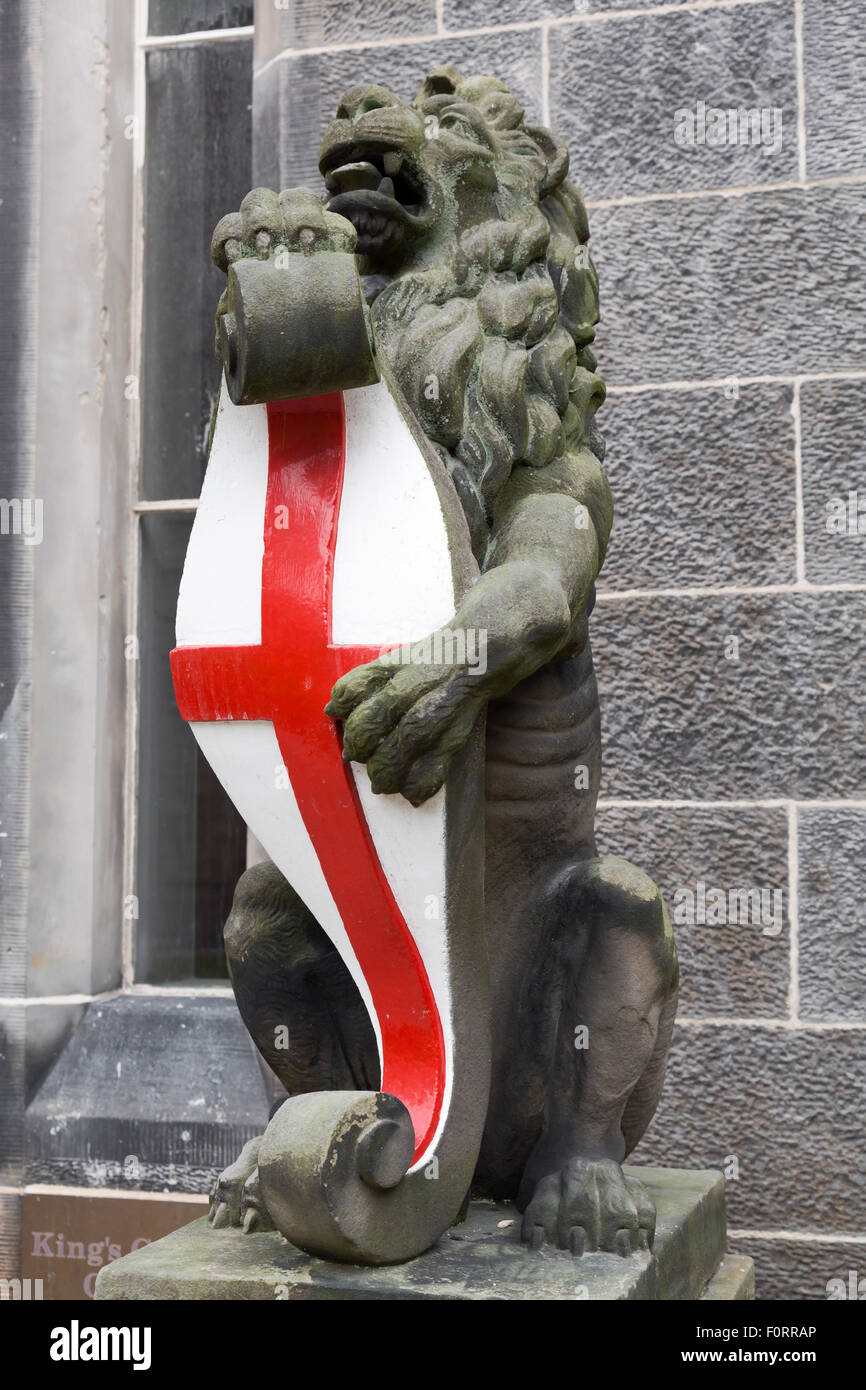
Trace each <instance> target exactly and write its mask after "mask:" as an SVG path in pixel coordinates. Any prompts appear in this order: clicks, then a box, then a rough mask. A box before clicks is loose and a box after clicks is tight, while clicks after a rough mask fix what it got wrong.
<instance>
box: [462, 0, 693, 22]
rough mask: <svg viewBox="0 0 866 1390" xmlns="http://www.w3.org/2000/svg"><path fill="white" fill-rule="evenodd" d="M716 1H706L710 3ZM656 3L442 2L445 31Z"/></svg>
mask: <svg viewBox="0 0 866 1390" xmlns="http://www.w3.org/2000/svg"><path fill="white" fill-rule="evenodd" d="M718 2H719V0H710V4H715V3H718ZM656 4H657V0H535V3H534V4H532V5H528V4H527V3H526V0H498V3H497V5H496V8H495V10H493V9H492V8H491V3H490V0H444V5H443V11H442V13H443V19H444V23H445V28H446V29H468V28H469V27H470V26H472V25H479V26H481V25H490V24H520V23H525V22H526V21H527V20H540V19H563V20H565V19H579V17H580V16H582V15H590V16H592V15H604V14H608V13H609V12H611V11H614V12H615V11H616V10H640V9H645V8H648V7H650V6H654V5H656Z"/></svg>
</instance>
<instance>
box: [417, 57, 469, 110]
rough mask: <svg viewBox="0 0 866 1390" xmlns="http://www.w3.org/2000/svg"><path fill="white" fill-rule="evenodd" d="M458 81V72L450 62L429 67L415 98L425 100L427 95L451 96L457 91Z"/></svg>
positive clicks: (459, 79)
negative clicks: (436, 66)
mask: <svg viewBox="0 0 866 1390" xmlns="http://www.w3.org/2000/svg"><path fill="white" fill-rule="evenodd" d="M460 81H461V78H460V73H459V72H458V71H457V69H456V68H455V67H452V66H451V64H450V63H443V65H442V66H441V67H438V68H431V69H430V71H429V72H428V74H427V76H426V77H425V78H424V81H423V82H422V84H421V90H420V92H419V93H418V96H417V100H418V101H426V100H427V98H428V97H438V96H451V95H452V94H453V93H454V92H456V91H457V88H458V86H459V85H460Z"/></svg>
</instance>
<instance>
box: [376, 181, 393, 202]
mask: <svg viewBox="0 0 866 1390" xmlns="http://www.w3.org/2000/svg"><path fill="white" fill-rule="evenodd" d="M378 191H379V192H380V193H384V195H385V197H386V198H393V197H394V183H393V180H392V179H389V178H384V179H383V180H382V182H381V183H380V184H379V190H378Z"/></svg>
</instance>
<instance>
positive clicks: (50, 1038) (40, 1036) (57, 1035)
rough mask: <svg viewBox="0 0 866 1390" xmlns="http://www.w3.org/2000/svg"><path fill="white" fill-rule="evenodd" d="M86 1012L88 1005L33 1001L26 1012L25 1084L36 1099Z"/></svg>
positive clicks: (60, 1001) (30, 1094)
mask: <svg viewBox="0 0 866 1390" xmlns="http://www.w3.org/2000/svg"><path fill="white" fill-rule="evenodd" d="M86 1010H87V1005H86V1004H78V1003H67V1002H66V1001H64V1000H52V1001H51V1003H39V1002H37V1001H36V1000H31V1001H30V1003H29V1004H28V1006H27V1009H26V1010H24V1011H23V1012H24V1041H25V1064H26V1066H25V1081H26V1087H27V1097H28V1099H29V1098H30V1097H32V1096H34V1095H35V1094H36V1092H37V1090H38V1089H39V1086H40V1085H41V1083H42V1081H43V1080H44V1079H45V1077H46V1075H47V1074H48V1072H49V1071H50V1069H51V1067H52V1066H53V1064H54V1062H55V1061H56V1059H57V1057H58V1056H59V1055H60V1053H61V1052H62V1051H63V1048H64V1047H65V1046H66V1044H67V1042H68V1041H69V1039H70V1038H71V1036H72V1034H73V1033H74V1032H75V1029H76V1028H77V1027H78V1025H79V1023H80V1022H81V1020H82V1018H83V1017H84V1014H85V1012H86Z"/></svg>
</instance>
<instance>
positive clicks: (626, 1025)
mask: <svg viewBox="0 0 866 1390" xmlns="http://www.w3.org/2000/svg"><path fill="white" fill-rule="evenodd" d="M568 165H569V158H568V152H567V151H566V149H565V147H564V146H563V145H562V144H561V143H560V142H559V141H558V140H557V139H556V138H555V137H554V136H553V135H551V134H550V132H548V131H547V130H543V129H540V128H538V127H535V126H531V125H529V124H527V122H526V120H525V117H524V111H523V109H522V108H521V105H520V103H519V101H518V100H517V99H516V97H514V96H513V95H512V94H511V93H510V92H509V91H508V90H507V88H506V87H505V86H504V85H503V83H502V82H500V81H497V80H495V79H493V78H490V77H469V78H464V77H462V76H461V75H460V74H459V73H458V72H457V71H455V70H454V69H453V68H451V67H442V68H437V69H435V70H433V71H432V72H430V73H429V75H428V76H427V78H426V80H425V81H424V83H423V86H422V87H421V90H420V92H419V94H418V96H417V97H416V98H415V100H414V102H412V103H407V102H405V101H403V100H401V99H400V98H399V97H397V96H395V95H394V94H393V93H392V92H390V91H388V90H387V89H386V88H385V87H381V86H376V85H363V86H358V87H355V88H353V89H352V90H351V91H348V92H346V94H345V95H344V96H343V98H342V100H341V102H340V104H339V107H338V109H337V114H336V118H335V120H333V121H332V122H331V124H330V125H329V126H328V128H327V131H326V134H325V137H324V142H323V145H322V149H321V157H320V169H321V171H322V174H323V175H324V179H325V186H326V190H327V193H326V198H325V199H324V200H323V199H321V198H319V197H318V196H317V195H315V194H313V193H310V192H308V191H306V190H303V189H302V190H290V191H288V192H284V193H280V194H277V193H275V192H271V191H270V190H266V189H256V190H254V191H253V192H252V193H250V194H249V195H248V196H247V197H246V198H245V199H244V201H243V203H242V205H241V208H240V211H239V212H237V213H232V214H230V215H229V216H227V217H225V218H223V219H222V221H221V222H220V223H219V225H218V227H217V229H216V231H215V234H214V242H213V258H214V261H215V262H216V264H217V265H218V266H220V267H221V268H222V269H223V270H224V271H228V269H229V267H231V266H232V265H233V264H235V263H236V262H238V261H239V260H242V259H244V258H246V257H258V258H259V259H267V258H269V257H273V256H275V255H277V254H278V253H279V250H280V248H284V249H285V248H288V249H289V250H293V249H298V247H299V246H303V245H304V244H305V242H309V241H310V240H311V239H315V240H316V241H317V243H320V244H321V245H323V246H325V247H327V246H333V247H335V248H336V247H340V248H341V249H345V248H346V247H347V246H348V247H349V248H350V249H351V248H352V247H354V251H355V255H356V257H357V264H358V269H359V271H360V274H361V281H362V284H363V287H364V293H365V296H366V300H367V304H368V305H369V316H370V321H371V323H372V329H373V333H374V335H375V341H376V345H377V350H378V353H379V355H380V356H384V357H385V358H386V359H387V361H388V362H389V363H390V365H391V368H392V370H393V374H394V376H395V377H396V379H397V381H398V383H399V385H400V387H401V389H402V392H403V394H404V396H405V399H406V401H407V402H408V406H409V408H410V409H411V411H412V412H413V413H414V415H415V417H416V420H417V422H418V423H419V424H420V426H421V428H422V430H423V431H424V434H425V435H426V436H427V439H428V441H429V442H430V444H431V445H432V446H433V448H434V449H435V450H436V452H437V453H438V455H439V457H440V458H441V459H442V461H443V462H444V464H445V466H446V467H447V471H448V474H449V475H450V478H451V481H452V483H453V486H454V489H455V490H456V494H457V496H458V497H459V500H460V503H461V505H462V509H463V513H464V514H465V519H466V523H467V525H468V529H469V535H470V537H471V545H472V550H473V552H474V555H475V557H476V560H477V562H478V565H479V567H480V572H481V573H480V578H479V579H478V580H477V582H476V583H475V584H474V585H473V587H472V588H471V589H470V590H469V592H468V594H467V596H466V598H465V600H464V601H463V605H462V609H461V611H460V612H459V613H458V615H457V618H456V619H455V622H457V623H459V625H464V626H465V627H466V628H473V629H477V630H484V631H486V633H487V644H488V645H487V669H486V672H485V674H484V675H483V676H481V677H476V678H475V679H473V680H467V679H465V671H464V670H462V669H461V668H460V667H459V665H448V664H447V663H446V664H444V665H443V664H441V663H440V664H436V665H432V664H431V665H426V666H425V665H424V664H423V663H421V664H419V663H413V664H409V665H403V664H395V663H393V662H389V661H388V660H386V659H381V660H376V661H373V662H370V663H368V664H366V665H364V666H360V667H358V668H356V669H354V670H351V671H350V672H349V673H348V674H347V675H345V676H344V677H343V678H342V679H341V680H339V681H338V682H337V684H336V685H335V687H334V690H333V694H332V697H331V703H330V705H329V707H328V712H329V713H330V714H331V715H332V716H334V717H336V718H338V719H339V720H340V721H342V730H343V741H344V751H345V755H346V756H347V757H350V758H351V759H353V760H355V761H357V762H361V763H364V764H366V767H367V770H368V773H369V776H370V779H371V783H372V787H373V790H374V791H376V792H380V793H389V794H394V793H400V794H402V795H403V796H404V797H405V798H407V800H408V801H410V802H411V803H412V804H413V805H419V804H420V803H422V802H424V801H425V800H427V799H428V798H430V797H431V796H432V795H433V794H434V793H435V792H436V791H437V790H438V789H439V788H440V787H441V786H442V784H443V782H444V780H445V778H446V776H447V774H448V769H449V766H450V764H451V760H452V759H453V758H454V756H455V754H456V753H457V751H458V750H459V749H460V748H461V747H462V745H463V743H464V741H465V740H466V738H467V737H468V735H469V733H470V731H471V730H472V728H473V726H474V725H475V724H476V721H477V720H478V717H479V715H480V714H482V713H484V714H486V793H485V795H486V812H485V814H486V825H485V835H486V850H485V853H486V867H485V875H486V877H485V885H486V887H485V893H486V906H485V922H486V932H487V941H488V949H489V957H490V970H491V991H492V1082H491V1088H490V1099H489V1106H488V1111H487V1122H486V1129H485V1132H484V1139H483V1143H482V1146H481V1152H480V1157H479V1159H478V1163H477V1168H476V1172H475V1180H474V1184H473V1192H474V1193H475V1194H479V1195H486V1196H489V1197H493V1198H508V1199H511V1200H513V1201H515V1202H516V1203H517V1205H518V1207H519V1209H520V1211H521V1212H522V1214H523V1215H522V1234H523V1239H524V1240H525V1241H526V1242H527V1244H528V1245H529V1246H530V1247H531V1248H533V1249H534V1248H538V1247H539V1246H541V1245H542V1244H543V1243H544V1242H551V1243H553V1244H555V1245H558V1246H559V1247H562V1248H565V1249H567V1250H571V1251H572V1252H573V1253H574V1255H576V1256H579V1255H581V1254H582V1253H583V1252H584V1251H585V1250H605V1251H611V1252H615V1253H616V1252H618V1253H619V1254H621V1255H628V1254H629V1253H630V1252H632V1251H634V1250H639V1249H648V1248H650V1247H651V1245H652V1241H653V1234H654V1226H655V1214H654V1211H653V1205H652V1202H651V1200H650V1198H649V1196H648V1194H647V1192H646V1190H645V1188H644V1187H643V1186H642V1185H641V1184H640V1183H639V1182H638V1181H636V1180H634V1179H633V1178H632V1177H631V1176H626V1175H624V1174H623V1171H622V1168H621V1166H620V1165H621V1164H622V1162H623V1160H624V1158H625V1157H626V1156H627V1155H628V1154H629V1153H630V1151H631V1150H632V1149H633V1148H634V1147H635V1145H636V1144H637V1143H638V1141H639V1139H640V1138H641V1136H642V1135H643V1133H644V1131H645V1130H646V1128H647V1125H648V1124H649V1122H650V1119H651V1118H652V1115H653V1113H654V1111H655V1108H656V1105H657V1102H658V1099H659V1093H660V1090H661V1086H662V1079H663V1074H664V1070H665V1064H666V1057H667V1052H668V1046H669V1041H670V1036H671V1031H672V1027H673V1021H674V1014H675V1010H676V996H677V958H676V951H675V947H674V941H673V935H672V931H671V926H670V922H669V918H668V914H667V912H666V909H665V906H664V904H663V902H662V899H661V896H660V894H659V891H658V889H657V888H656V886H655V885H654V884H653V883H652V882H651V881H650V879H649V878H648V877H647V876H646V874H644V873H642V872H641V871H640V870H639V869H637V868H635V867H633V866H632V865H631V864H629V863H626V862H625V861H624V860H622V859H618V858H613V857H604V856H599V855H598V853H597V851H596V842H595V836H594V818H595V804H596V798H597V795H598V789H599V780H600V717H599V704H598V695H597V689H596V679H595V674H594V670H593V662H592V655H591V651H590V644H589V636H588V618H589V614H590V612H591V610H592V606H593V601H594V592H595V591H594V585H595V580H596V576H597V575H598V573H599V570H600V568H601V566H602V563H603V561H604V556H605V548H606V546H607V542H608V536H609V533H610V529H611V524H612V518H613V506H612V499H611V494H610V490H609V487H608V482H607V478H606V476H605V473H604V470H603V467H602V460H603V457H604V443H603V440H602V437H601V435H600V434H599V433H598V431H597V429H596V425H595V415H596V411H597V410H598V408H599V406H600V405H601V404H602V402H603V400H604V394H605V390H604V385H603V382H602V380H601V378H600V377H599V376H598V375H597V374H596V370H595V369H596V358H595V356H594V354H593V351H592V346H591V345H592V342H593V338H594V332H595V324H596V322H597V319H598V279H597V275H596V271H595V269H594V266H593V263H592V260H591V258H590V255H589V250H588V238H589V229H588V224H587V218H586V213H585V210H584V206H583V203H582V201H581V198H580V195H579V193H578V192H577V190H576V189H575V188H574V187H573V186H572V184H570V183H569V182H568V179H567V173H568ZM225 941H226V950H227V955H228V961H229V967H230V971H231V976H232V980H233V983H234V988H235V992H236V995H237V1000H238V1005H239V1008H240V1011H241V1014H242V1016H243V1018H244V1021H245V1023H246V1025H247V1027H248V1028H249V1030H250V1032H251V1034H252V1036H253V1038H254V1040H255V1042H256V1044H257V1046H258V1048H259V1050H260V1052H261V1053H262V1055H263V1057H264V1058H265V1060H266V1061H267V1063H268V1064H269V1066H270V1067H271V1068H272V1070H273V1071H274V1072H275V1073H276V1075H277V1076H278V1077H279V1079H280V1081H281V1082H282V1083H283V1085H284V1086H285V1089H286V1091H287V1092H288V1094H289V1095H290V1096H295V1095H298V1094H301V1093H305V1092H311V1091H316V1092H318V1091H323V1090H329V1089H331V1090H357V1089H366V1090H370V1089H375V1088H376V1086H377V1085H378V1081H379V1062H378V1057H377V1050H376V1044H375V1039H374V1035H373V1030H372V1027H371V1025H370V1022H369V1020H368V1017H367V1014H366V1010H365V1008H364V1006H363V1004H362V1002H361V999H360V996H359V994H358V991H357V989H356V988H355V985H354V984H353V982H352V980H351V979H350V977H349V975H348V972H347V970H346V968H345V967H344V965H343V962H342V960H341V958H340V956H339V955H338V953H337V951H336V950H335V948H334V947H333V946H332V945H331V943H330V941H329V939H328V938H327V937H326V936H325V933H324V932H323V931H322V929H321V928H320V927H319V925H318V924H317V922H316V921H315V920H314V919H313V917H312V915H311V914H310V912H309V911H308V910H307V908H306V907H305V906H304V904H303V903H302V902H301V900H300V899H299V898H298V897H297V896H296V894H295V893H294V892H293V890H292V889H291V888H290V886H289V885H288V883H287V882H286V880H285V879H284V878H283V876H282V875H281V874H280V873H279V871H278V870H277V869H276V868H275V866H274V865H273V864H271V863H264V864H259V865H256V866H255V867H253V868H251V869H249V870H248V871H247V872H246V873H245V874H244V875H243V877H242V878H241V880H240V882H239V884H238V886H237V891H236V895H235V900H234V905H233V908H232V912H231V916H230V918H229V920H228V923H227V925H226V931H225ZM287 1013H290V1014H291V1018H292V1032H293V1045H292V1048H291V1050H289V1051H279V1050H277V1048H276V1047H275V1045H274V1023H275V1021H279V1020H281V1019H283V1018H285V1017H286V1015H287ZM587 1039H588V1045H584V1044H585V1042H586V1040H587ZM257 1152H258V1150H257V1141H253V1142H252V1143H251V1144H249V1145H247V1147H246V1148H245V1150H244V1152H243V1154H242V1155H241V1157H240V1159H239V1160H238V1162H237V1163H236V1164H234V1165H232V1167H231V1168H229V1169H228V1170H226V1172H225V1173H224V1174H223V1175H222V1176H221V1178H220V1179H219V1180H218V1182H217V1184H216V1187H215V1189H214V1192H213V1196H212V1206H211V1219H212V1221H213V1224H214V1225H217V1226H220V1225H226V1224H230V1223H231V1224H238V1223H239V1224H242V1225H244V1226H245V1227H246V1228H247V1229H251V1228H254V1227H256V1226H259V1227H262V1226H266V1225H267V1222H268V1214H267V1211H266V1210H265V1206H264V1203H263V1201H262V1198H261V1194H260V1190H259V1188H258V1185H257V1180H256V1179H257V1175H256V1163H257Z"/></svg>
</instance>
